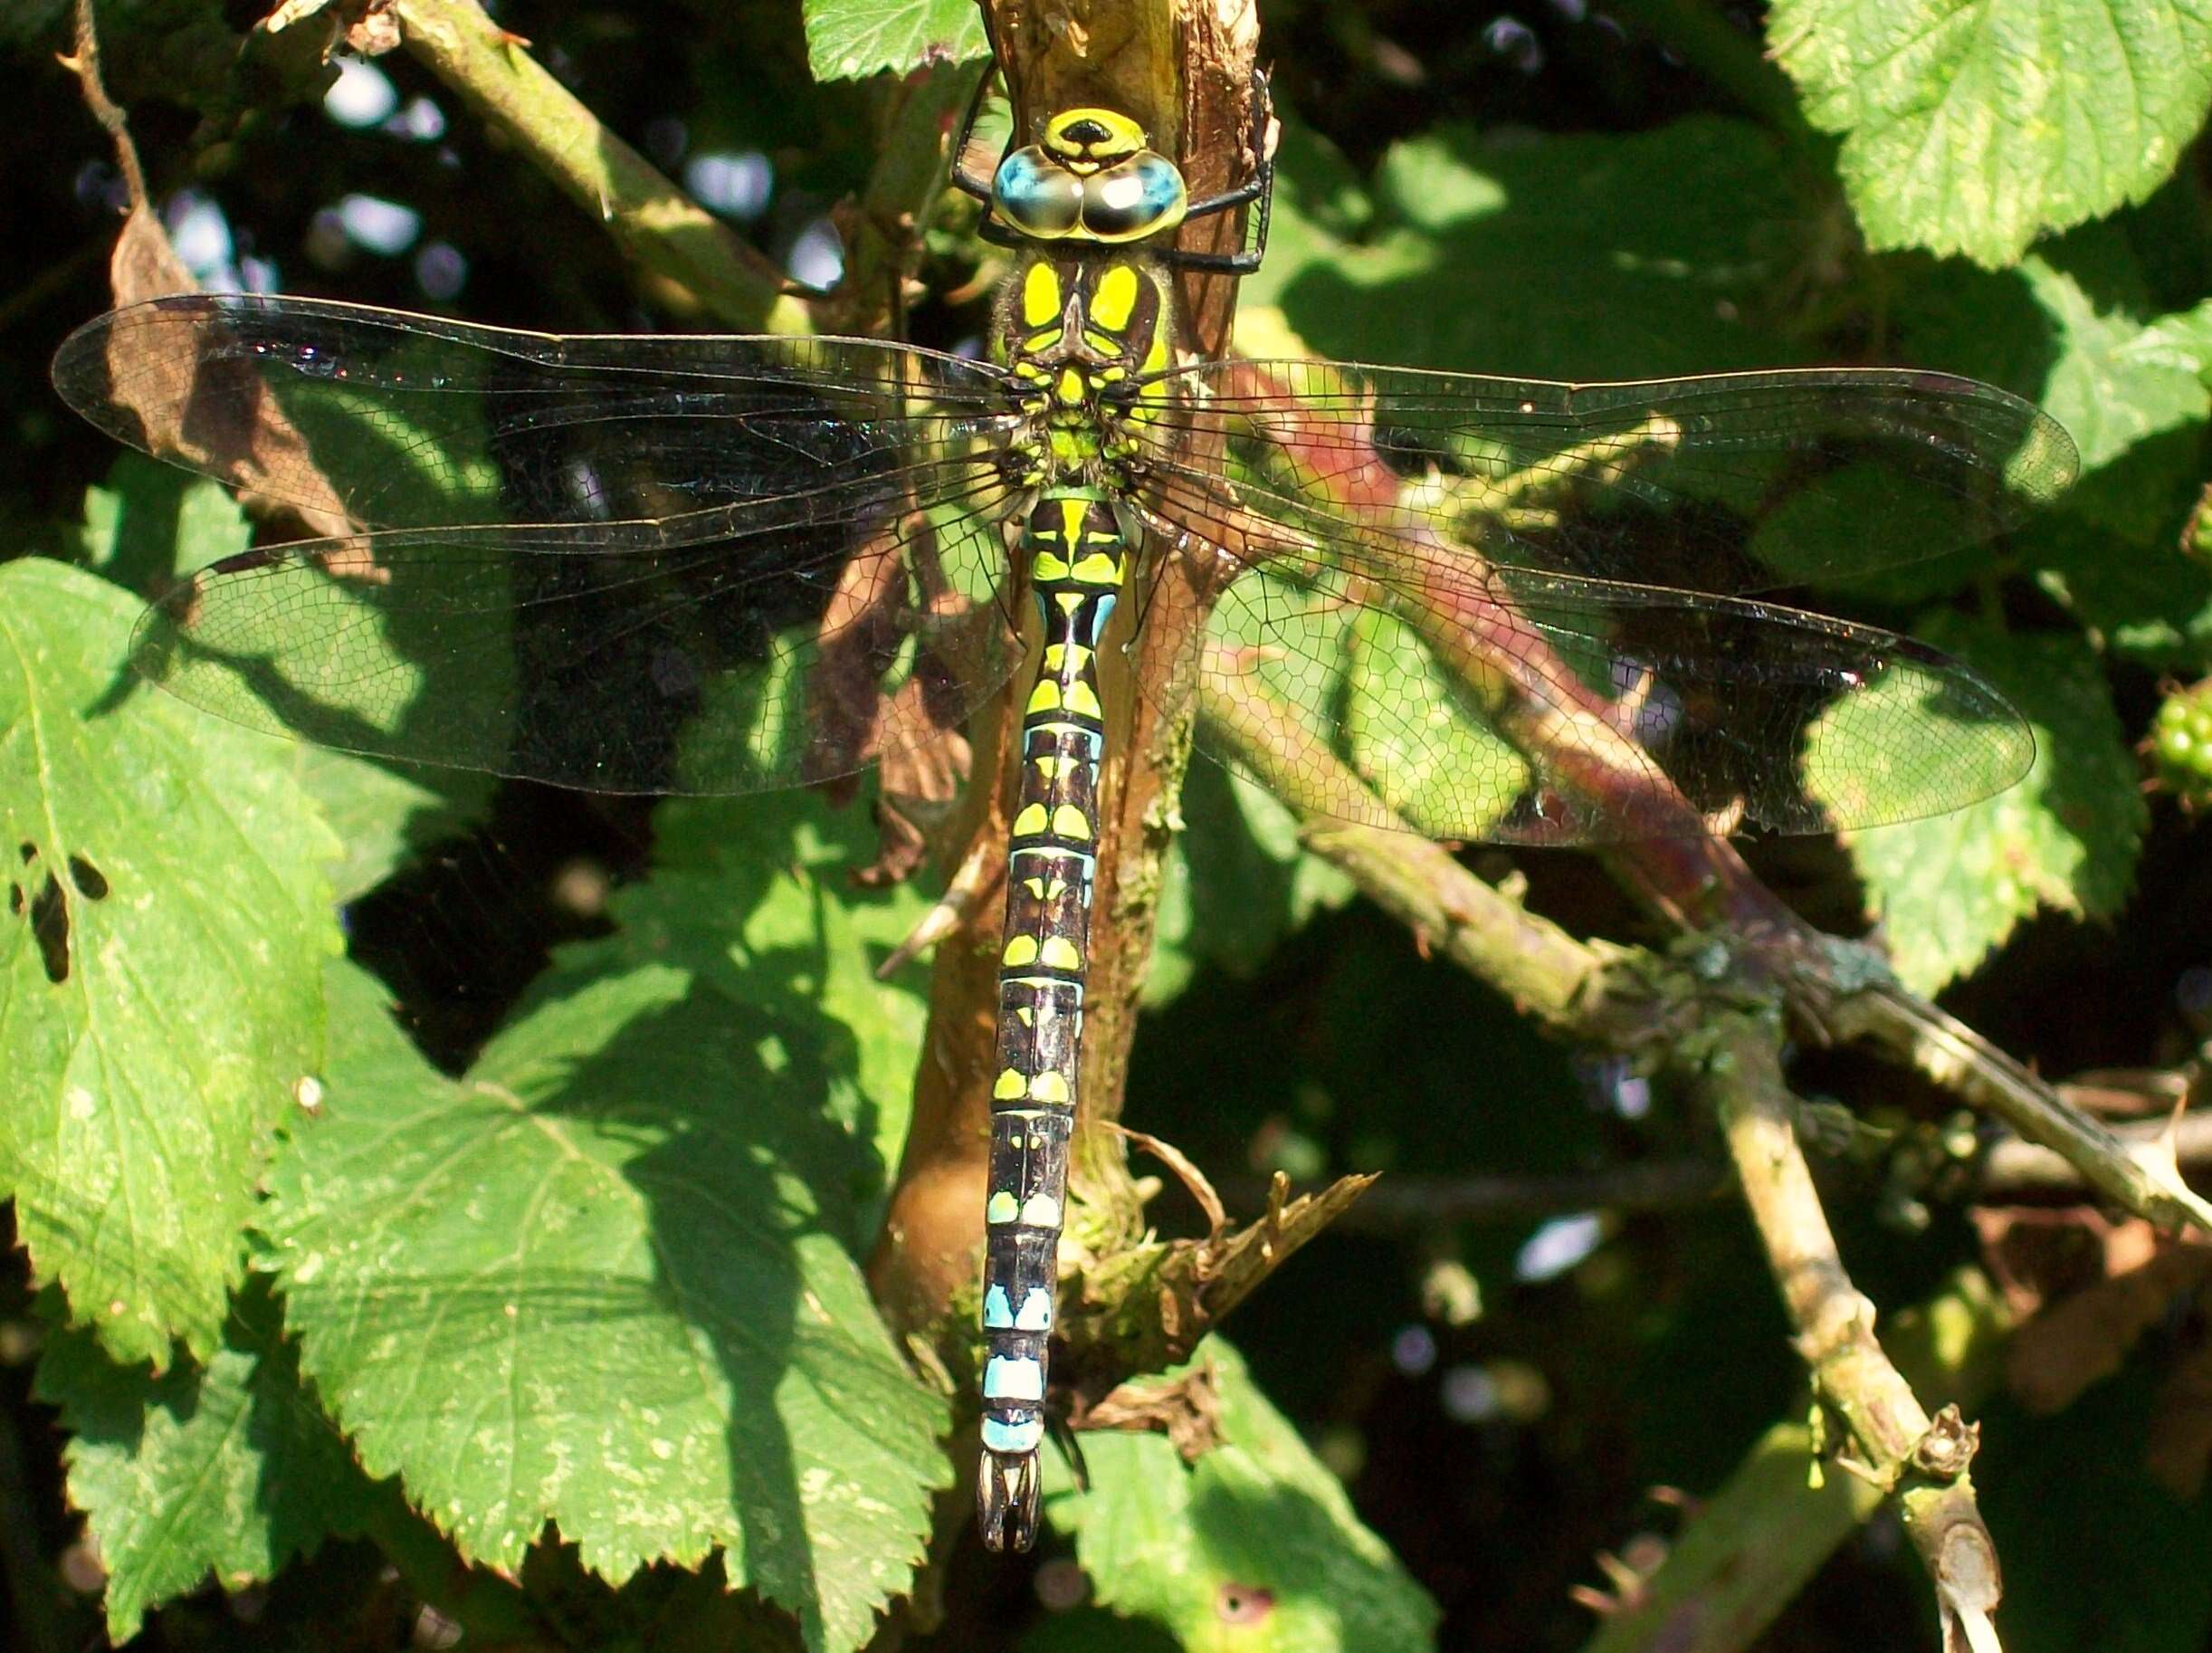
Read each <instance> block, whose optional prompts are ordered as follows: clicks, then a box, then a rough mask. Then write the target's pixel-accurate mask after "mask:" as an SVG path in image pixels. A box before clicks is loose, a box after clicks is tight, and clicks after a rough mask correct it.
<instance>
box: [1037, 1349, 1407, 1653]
mask: <svg viewBox="0 0 2212 1653" xmlns="http://www.w3.org/2000/svg"><path fill="white" fill-rule="evenodd" d="M1209 1361H1210V1362H1212V1365H1213V1368H1214V1375H1215V1378H1216V1381H1217V1383H1218V1385H1219V1390H1220V1399H1221V1418H1220V1422H1221V1435H1222V1441H1223V1444H1222V1445H1221V1446H1220V1447H1218V1448H1216V1449H1215V1450H1214V1451H1212V1452H1209V1453H1207V1454H1206V1456H1205V1457H1202V1458H1200V1459H1199V1460H1198V1461H1197V1463H1196V1464H1195V1465H1190V1466H1186V1465H1185V1464H1184V1463H1183V1461H1182V1459H1181V1458H1180V1457H1178V1455H1177V1452H1176V1449H1175V1448H1174V1447H1173V1446H1171V1445H1170V1444H1169V1443H1168V1439H1167V1438H1166V1437H1165V1436H1160V1435H1122V1434H1108V1433H1103V1432H1100V1433H1093V1434H1090V1435H1086V1436H1085V1437H1084V1438H1083V1443H1082V1444H1083V1457H1084V1459H1085V1461H1086V1463H1087V1464H1088V1466H1089V1469H1090V1478H1091V1486H1090V1489H1089V1490H1088V1491H1087V1492H1081V1493H1079V1492H1076V1491H1075V1490H1074V1489H1073V1487H1072V1486H1068V1485H1066V1483H1065V1471H1064V1469H1062V1468H1060V1467H1059V1465H1060V1460H1059V1458H1058V1457H1057V1456H1053V1457H1048V1459H1047V1462H1048V1463H1050V1464H1052V1465H1053V1466H1054V1476H1053V1481H1054V1485H1053V1486H1052V1487H1051V1490H1050V1492H1049V1494H1048V1503H1047V1513H1048V1514H1049V1515H1050V1517H1051V1519H1052V1521H1053V1524H1054V1525H1055V1526H1057V1527H1060V1528H1063V1530H1068V1531H1072V1532H1073V1534H1074V1535H1075V1553H1076V1556H1077V1559H1078V1560H1080V1561H1081V1562H1082V1567H1083V1571H1084V1572H1087V1573H1089V1574H1090V1575H1091V1580H1092V1584H1093V1586H1094V1587H1095V1589H1096V1591H1097V1599H1098V1600H1099V1602H1100V1604H1101V1606H1104V1607H1109V1608H1111V1609H1113V1610H1115V1611H1116V1612H1118V1613H1121V1614H1125V1615H1126V1616H1128V1617H1130V1618H1132V1619H1139V1620H1150V1621H1152V1622H1153V1623H1156V1624H1158V1625H1161V1626H1164V1627H1165V1628H1166V1629H1168V1630H1169V1631H1170V1632H1172V1633H1173V1634H1174V1635H1175V1636H1176V1638H1177V1639H1178V1641H1179V1642H1180V1643H1181V1645H1182V1646H1183V1647H1184V1648H1189V1649H1192V1650H1193V1653H1209V1650H1211V1649H1230V1648H1243V1649H1253V1650H1254V1653H1257V1650H1259V1649H1263V1648H1264V1649H1282V1650H1283V1653H1321V1650H1323V1649H1336V1648H1345V1649H1357V1650H1359V1653H1365V1650H1366V1649H1369V1648H1388V1649H1390V1650H1391V1653H1412V1650H1413V1649H1417V1648H1427V1647H1433V1646H1434V1645H1435V1631H1436V1616H1437V1615H1436V1604H1435V1602H1434V1601H1432V1600H1430V1599H1429V1597H1428V1594H1427V1592H1426V1591H1424V1590H1422V1589H1421V1587H1420V1586H1419V1585H1417V1584H1416V1583H1415V1582H1414V1581H1413V1580H1412V1579H1411V1578H1410V1577H1408V1576H1407V1575H1406V1572H1405V1570H1404V1569H1403V1568H1402V1567H1401V1566H1400V1565H1399V1564H1398V1562H1397V1559H1396V1558H1395V1557H1394V1556H1392V1555H1391V1553H1390V1552H1389V1549H1388V1548H1387V1546H1386V1545H1385V1544H1384V1543H1383V1542H1382V1540H1380V1539H1379V1538H1378V1537H1376V1536H1375V1534H1372V1533H1370V1532H1369V1531H1368V1529H1367V1528H1366V1527H1364V1526H1362V1525H1361V1524H1360V1523H1359V1517H1358V1516H1357V1515H1356V1514H1353V1513H1352V1506H1351V1500H1350V1499H1349V1498H1348V1497H1346V1496H1345V1494H1344V1488H1343V1486H1341V1485H1340V1483H1339V1482H1338V1480H1337V1478H1336V1476H1334V1475H1332V1474H1330V1471H1329V1470H1328V1468H1327V1467H1324V1466H1323V1465H1322V1464H1321V1461H1320V1460H1319V1459H1318V1458H1316V1457H1314V1456H1313V1455H1312V1453H1311V1451H1309V1450H1308V1449H1307V1447H1306V1444H1305V1442H1304V1441H1303V1440H1302V1439H1301V1438H1299V1434H1298V1431H1297V1429H1296V1428H1294V1427H1293V1426H1292V1423H1291V1422H1290V1420H1289V1419H1286V1418H1284V1417H1283V1416H1282V1414H1281V1413H1280V1412H1278V1411H1276V1410H1275V1409H1274V1408H1273V1406H1272V1405H1270V1404H1269V1403H1268V1401H1267V1399H1266V1397H1264V1396H1263V1395H1262V1394H1261V1393H1260V1392H1259V1390H1257V1389H1255V1388H1254V1387H1253V1384H1252V1381H1251V1377H1250V1374H1249V1373H1248V1372H1247V1371H1245V1368H1244V1361H1243V1359H1242V1358H1241V1357H1240V1356H1239V1355H1238V1354H1237V1353H1236V1352H1235V1349H1234V1348H1232V1347H1230V1346H1229V1345H1228V1344H1226V1343H1225V1342H1223V1340H1222V1339H1221V1338H1220V1337H1218V1336H1216V1337H1210V1338H1208V1339H1207V1340H1206V1344H1205V1347H1204V1349H1203V1350H1202V1351H1201V1352H1200V1354H1199V1357H1198V1362H1194V1364H1203V1363H1205V1362H1209ZM1187 1370H1188V1368H1180V1369H1178V1371H1177V1372H1170V1373H1168V1374H1167V1376H1166V1378H1164V1379H1162V1380H1160V1381H1173V1379H1174V1378H1175V1377H1176V1376H1177V1375H1178V1374H1179V1372H1180V1371H1187ZM1148 1381H1149V1380H1148Z"/></svg>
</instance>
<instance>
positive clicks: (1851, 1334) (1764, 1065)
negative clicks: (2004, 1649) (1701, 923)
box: [1702, 1015, 2000, 1648]
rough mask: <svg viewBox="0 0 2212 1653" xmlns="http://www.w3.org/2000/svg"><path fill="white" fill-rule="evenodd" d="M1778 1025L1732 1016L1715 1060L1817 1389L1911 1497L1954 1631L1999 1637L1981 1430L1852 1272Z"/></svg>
mask: <svg viewBox="0 0 2212 1653" xmlns="http://www.w3.org/2000/svg"><path fill="white" fill-rule="evenodd" d="M1702 1072H1703V1078H1704V1084H1705V1088H1706V1090H1707V1091H1708V1093H1709V1094H1710V1096H1711V1101H1712V1103H1713V1105H1714V1108H1715V1111H1716V1112H1717V1113H1718V1114H1719V1116H1720V1119H1721V1128H1722V1130H1723V1132H1724V1133H1725V1134H1726V1136H1727V1139H1728V1145H1729V1152H1730V1156H1731V1158H1732V1159H1733V1160H1734V1161H1735V1163H1736V1174H1737V1177H1738V1180H1740V1182H1741V1184H1742V1187H1743V1196H1744V1203H1745V1205H1746V1206H1748V1207H1749V1208H1750V1212H1751V1218H1752V1221H1753V1222H1754V1223H1755V1224H1756V1225H1757V1227H1758V1228H1759V1240H1760V1242H1761V1243H1762V1244H1763V1245H1764V1246H1765V1247H1766V1251H1767V1261H1768V1264H1769V1266H1770V1267H1771V1268H1772V1269H1773V1271H1774V1278H1775V1283H1776V1285H1778V1287H1779V1288H1780V1290H1781V1295H1782V1303H1783V1305H1784V1307H1785V1308H1786V1309H1787V1310H1788V1314H1789V1319H1790V1323H1791V1324H1792V1325H1793V1326H1795V1327H1796V1328H1797V1352H1798V1353H1799V1354H1800V1355H1802V1356H1803V1357H1804V1360H1805V1363H1806V1365H1807V1367H1808V1368H1809V1369H1810V1370H1811V1372H1812V1376H1813V1383H1814V1387H1815V1389H1816V1392H1817V1393H1818V1395H1819V1397H1820V1399H1821V1400H1823V1401H1825V1402H1826V1404H1827V1406H1828V1407H1829V1408H1831V1409H1833V1410H1834V1411H1835V1413H1836V1414H1837V1415H1838V1416H1839V1417H1840V1418H1841V1419H1843V1420H1844V1423H1845V1427H1846V1428H1847V1429H1848V1430H1849V1431H1850V1438H1851V1448H1852V1451H1853V1454H1854V1460H1855V1461H1854V1462H1850V1463H1847V1464H1846V1465H1845V1467H1847V1468H1849V1469H1850V1470H1851V1471H1852V1472H1853V1473H1854V1474H1856V1475H1858V1476H1861V1477H1862V1478H1864V1480H1866V1481H1867V1482H1868V1483H1869V1484H1870V1485H1872V1486H1874V1487H1877V1488H1879V1489H1880V1490H1881V1491H1883V1492H1884V1493H1894V1494H1896V1495H1897V1497H1898V1509H1899V1513H1900V1514H1902V1517H1903V1521H1904V1526H1905V1532H1906V1534H1907V1535H1908V1536H1909V1537H1910V1538H1911V1539H1912V1544H1913V1547H1914V1549H1916V1550H1917V1551H1919V1553H1920V1556H1921V1562H1922V1563H1923V1564H1924V1565H1925V1566H1926V1567H1927V1569H1928V1573H1929V1577H1930V1579H1931V1581H1933V1582H1934V1585H1935V1591H1936V1599H1937V1601H1938V1603H1939V1605H1940V1609H1941V1611H1942V1615H1943V1623H1944V1632H1945V1641H1946V1644H1947V1646H1948V1645H1955V1641H1956V1639H1958V1638H1959V1637H1962V1636H1963V1637H1964V1639H1965V1640H1966V1641H1967V1642H1968V1643H1969V1644H1970V1645H1972V1646H1974V1647H1975V1648H1984V1647H1991V1646H1994V1645H1995V1636H1994V1633H1993V1632H1991V1631H1989V1629H1988V1623H1989V1619H1990V1615H1991V1614H1992V1613H1993V1612H1994V1611H1995V1610H1996V1608H1997V1600H1998V1596H1999V1592H2000V1586H1999V1583H1998V1577H1999V1575H1998V1570H1997V1546H1996V1544H1995V1543H1994V1541H1992V1540H1991V1538H1990V1537H1989V1532H1988V1527H1987V1526H1986V1525H1985V1524H1983V1522H1982V1519H1981V1514H1980V1510H1979V1508H1978V1505H1977V1504H1976V1502H1975V1498H1974V1486H1973V1480H1972V1477H1971V1475H1970V1474H1969V1467H1970V1465H1971V1464H1972V1461H1973V1457H1974V1451H1975V1448H1976V1446H1977V1444H1978V1430H1977V1428H1975V1427H1974V1426H1972V1425H1970V1424H1968V1423H1966V1422H1965V1421H1964V1420H1963V1419H1961V1417H1960V1415H1959V1409H1958V1408H1957V1407H1956V1406H1947V1407H1945V1408H1944V1409H1942V1410H1941V1411H1940V1412H1939V1413H1937V1415H1936V1416H1935V1417H1934V1418H1932V1419H1931V1418H1930V1416H1929V1415H1928V1413H1927V1411H1926V1409H1924V1408H1923V1407H1922V1406H1921V1401H1920V1399H1919V1397H1918V1396H1916V1395H1915V1394H1914V1393H1913V1392H1912V1385H1911V1384H1909V1383H1907V1382H1906V1381H1905V1379H1904V1375H1903V1374H1902V1372H1900V1371H1898V1370H1897V1368H1896V1367H1895V1366H1894V1365H1893V1363H1892V1362H1891V1361H1890V1357H1889V1356H1888V1354H1887V1353H1885V1352H1883V1347H1882V1344H1881V1342H1880V1341H1879V1340H1878V1339H1877V1338H1876V1337H1875V1335H1874V1304H1873V1303H1871V1302H1870V1301H1868V1299H1867V1298H1866V1297H1865V1296H1864V1295H1863V1294H1861V1293H1860V1291H1859V1290H1858V1288H1857V1287H1856V1286H1854V1285H1853V1284H1852V1283H1851V1276H1849V1275H1848V1274H1847V1273H1845V1269H1844V1264H1843V1257H1842V1256H1841V1254H1840V1253H1839V1252H1838V1251H1837V1249H1836V1245H1835V1234H1834V1233H1833V1232H1832V1231H1831V1230H1830V1229H1829V1228H1828V1219H1827V1215H1826V1212H1825V1211H1823V1210H1822V1209H1821V1205H1820V1196H1819V1193H1818V1192H1817V1191H1816V1190H1815V1188H1814V1186H1813V1173H1812V1169H1811V1167H1810V1166H1808V1165H1807V1163H1806V1160H1805V1154H1804V1151H1803V1150H1802V1149H1801V1148H1800V1147H1799V1146H1798V1143H1797V1129H1796V1123H1795V1121H1796V1118H1797V1103H1796V1101H1795V1099H1794V1098H1793V1097H1792V1096H1791V1095H1790V1094H1789V1091H1788V1085H1787V1084H1786V1083H1785V1082H1784V1080H1783V1077H1782V1070H1781V1061H1780V1056H1779V1053H1778V1039H1777V1037H1776V1030H1775V1029H1773V1028H1772V1027H1767V1026H1762V1025H1761V1024H1760V1022H1759V1020H1757V1019H1756V1018H1750V1017H1746V1016H1741V1015H1731V1016H1729V1017H1727V1018H1725V1020H1724V1021H1723V1022H1722V1023H1721V1026H1720V1027H1719V1028H1718V1030H1717V1032H1716V1036H1715V1037H1714V1039H1713V1041H1712V1043H1711V1047H1710V1049H1709V1051H1708V1053H1707V1055H1706V1059H1705V1061H1704V1064H1703V1068H1702Z"/></svg>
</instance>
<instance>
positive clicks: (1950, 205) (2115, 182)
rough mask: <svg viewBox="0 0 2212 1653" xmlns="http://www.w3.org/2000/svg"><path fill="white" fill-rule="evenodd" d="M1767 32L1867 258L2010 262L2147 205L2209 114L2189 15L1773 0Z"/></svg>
mask: <svg viewBox="0 0 2212 1653" xmlns="http://www.w3.org/2000/svg"><path fill="white" fill-rule="evenodd" d="M1768 26H1769V33H1770V37H1771V39H1772V42H1773V44H1772V46H1771V50H1772V52H1773V53H1774V55H1775V56H1776V57H1777V58H1778V60H1779V61H1780V62H1781V65H1782V67H1783V68H1784V69H1785V70H1787V71H1788V73H1789V76H1790V78H1791V79H1792V80H1794V81H1796V82H1797V88H1798V91H1799V94H1800V95H1801V97H1802V98H1803V99H1804V101H1805V106H1806V113H1807V117H1808V118H1809V119H1811V121H1812V123H1813V124H1814V125H1815V126H1816V127H1818V128H1819V129H1822V130H1823V131H1827V132H1834V133H1837V134H1840V135H1841V136H1842V137H1843V139H1844V150H1843V157H1842V168H1843V176H1844V185H1845V189H1846V190H1847V191H1848V192H1849V194H1850V196H1851V204H1852V205H1853V207H1854V209H1855V210H1856V212H1857V214H1858V216H1859V222H1860V224H1861V225H1863V226H1864V230H1865V233H1866V239H1867V241H1868V243H1869V244H1871V245H1873V246H1874V247H1875V248H1877V249H1883V248H1893V247H1926V248H1928V249H1930V250H1931V251H1932V252H1935V253H1965V254H1966V255H1967V256H1968V257H1969V258H1971V259H1973V260H1974V261H1975V262H1976V263H1980V264H1984V265H1989V266H1993V267H1994V266H1997V265H2000V264H2006V263H2011V262H2012V261H2013V260H2014V259H2016V258H2017V257H2018V256H2019V255H2020V254H2021V253H2023V252H2025V251H2026V248H2027V245H2028V244H2029V243H2030V242H2032V241H2033V240H2035V238H2036V236H2037V235H2038V234H2041V233H2042V232H2044V231H2045V230H2047V229H2063V228H2064V227H2066V226H2067V225H2074V224H2080V223H2083V221H2085V220H2087V219H2090V218H2094V217H2097V216H2099V215H2102V214H2104V213H2108V212H2111V211H2112V209H2113V208H2115V207H2117V206H2120V205H2122V204H2123V203H2126V202H2131V201H2136V202H2140V201H2142V200H2144V199H2145V198H2147V197H2148V196H2150V194H2151V192H2152V191H2154V190H2155V189H2157V188H2158V186H2160V184H2161V183H2163V182H2164V181H2165V179H2166V177H2167V175H2168V174H2169V172H2171V171H2172V170H2173V168H2174V167H2175V165H2176V164H2177V163H2178V161H2179V158H2180V155H2181V149H2182V146H2183V145H2185V144H2186V143H2188V140H2189V139H2190V138H2191V137H2193V136H2194V135H2195V133H2196V131H2197V129H2198V127H2199V126H2200V125H2201V124H2202V123H2203V121H2204V118H2205V111H2206V109H2207V105H2212V13H2207V12H2206V11H2204V10H2203V9H2202V7H2201V6H2198V5H2192V4H2189V3H2188V0H2180V3H2179V4H2177V3H2175V0H1969V4H1966V5H1954V6H1947V7H1944V8H1942V9H1941V10H1940V11H1932V12H1931V10H1930V9H1929V8H1928V7H1926V6H1924V5H1913V4H1902V3H1900V0H1778V4H1777V5H1775V7H1774V11H1773V13H1772V15H1771V17H1770V19H1769V25H1768Z"/></svg>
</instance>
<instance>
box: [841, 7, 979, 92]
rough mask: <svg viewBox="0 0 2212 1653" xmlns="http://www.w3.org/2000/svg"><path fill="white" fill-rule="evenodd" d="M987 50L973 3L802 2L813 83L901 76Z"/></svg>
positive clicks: (970, 56)
mask: <svg viewBox="0 0 2212 1653" xmlns="http://www.w3.org/2000/svg"><path fill="white" fill-rule="evenodd" d="M989 49H990V48H989V46H988V44H987V43H986V42H985V40H984V37H983V18H982V14H980V13H978V12H977V10H976V7H975V5H974V0H806V62H807V66H808V67H809V68H811V69H812V70H813V71H814V73H815V79H816V80H817V81H849V80H857V79H858V78H860V77H861V76H862V75H869V74H874V73H876V72H879V71H882V70H886V69H888V70H890V71H891V72H893V73H896V74H904V73H905V72H907V71H908V70H910V69H915V68H919V67H920V66H921V65H922V64H925V63H939V62H953V63H958V62H967V61H968V59H969V58H976V57H981V56H983V55H984V54H985V53H987V52H988V51H989Z"/></svg>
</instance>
